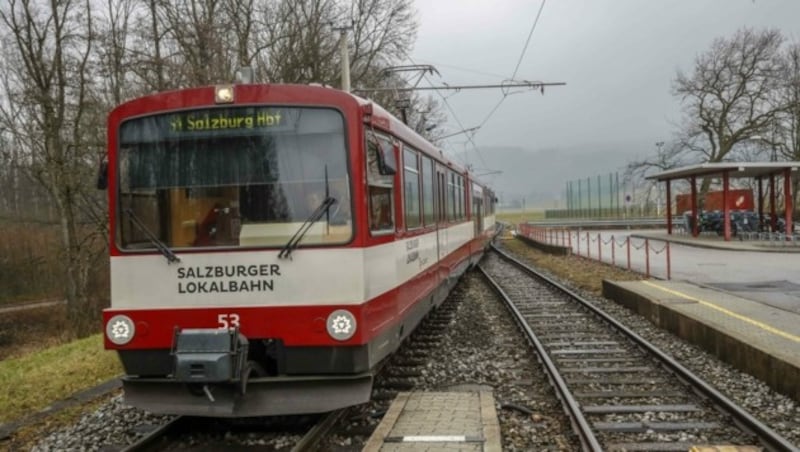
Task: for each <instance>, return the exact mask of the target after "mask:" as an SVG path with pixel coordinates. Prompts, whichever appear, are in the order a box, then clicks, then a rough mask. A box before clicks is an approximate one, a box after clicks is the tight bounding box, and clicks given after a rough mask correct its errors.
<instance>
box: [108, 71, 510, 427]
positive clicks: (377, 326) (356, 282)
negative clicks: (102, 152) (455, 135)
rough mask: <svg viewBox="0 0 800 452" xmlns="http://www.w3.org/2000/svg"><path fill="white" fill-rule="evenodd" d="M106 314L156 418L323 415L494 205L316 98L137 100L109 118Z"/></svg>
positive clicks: (405, 321) (365, 385)
mask: <svg viewBox="0 0 800 452" xmlns="http://www.w3.org/2000/svg"><path fill="white" fill-rule="evenodd" d="M105 174H106V176H105V177H104V179H105V181H106V184H107V188H108V191H109V211H110V215H111V217H110V227H111V237H112V240H111V244H110V249H111V307H110V308H109V309H106V310H105V311H104V312H103V322H104V326H105V346H106V348H107V349H113V350H116V351H117V352H118V353H119V356H120V359H121V361H122V363H123V365H124V368H125V376H124V377H123V386H124V391H125V398H126V401H127V402H128V403H130V404H132V405H134V406H138V407H141V408H144V409H147V410H149V411H152V412H157V413H172V414H189V415H196V416H217V417H239V416H263V415H281V414H296V413H314V412H325V411H330V410H334V409H337V408H341V407H345V406H349V405H355V404H359V403H363V402H366V401H368V400H369V398H370V391H371V387H372V379H373V373H372V372H373V371H374V369H375V367H376V365H377V364H378V363H379V362H381V360H383V359H385V358H386V357H387V356H389V355H391V354H392V353H393V352H394V351H395V350H396V349H397V347H398V346H399V345H400V343H401V342H402V341H403V339H404V338H406V337H407V336H408V335H409V334H411V332H412V331H413V330H414V328H415V327H416V326H417V324H418V323H419V322H420V320H421V319H422V318H423V317H424V316H425V315H426V314H427V313H428V312H429V311H430V310H431V309H432V308H434V307H435V306H437V305H438V304H439V303H441V302H442V301H443V300H444V298H445V297H446V295H447V294H448V292H449V291H450V289H451V288H452V287H453V286H454V285H455V283H456V280H457V278H458V277H459V276H460V275H461V274H463V273H464V271H465V270H466V269H467V268H468V267H469V266H470V265H472V264H474V263H476V262H477V261H478V259H480V257H481V255H482V253H483V251H484V248H485V246H486V245H487V243H488V241H489V240H490V239H491V238H492V235H493V234H494V230H495V217H494V203H495V197H494V194H493V193H492V192H491V191H490V190H489V189H487V187H485V186H483V185H481V184H479V183H478V182H477V181H476V180H474V179H473V178H472V176H471V175H470V174H469V173H468V172H467V171H465V170H464V169H463V168H459V167H458V166H457V165H454V164H453V163H451V162H449V161H448V160H447V159H445V158H444V157H443V155H442V154H441V152H440V151H439V150H437V149H436V148H434V147H433V146H432V145H431V144H430V143H428V142H427V141H426V140H424V139H423V138H422V137H420V136H419V135H417V134H416V133H414V132H413V131H412V130H411V129H409V128H408V127H407V126H406V125H404V124H403V123H402V122H400V121H398V120H397V119H396V118H394V117H393V116H391V115H390V114H389V113H387V112H386V111H385V110H384V109H382V108H381V107H379V106H377V105H375V104H374V103H372V102H370V101H368V100H365V99H362V98H359V97H357V96H355V95H352V94H349V93H346V92H342V91H339V90H334V89H330V88H324V87H318V86H300V85H272V84H236V85H222V86H210V87H203V88H193V89H184V90H178V91H172V92H166V93H161V94H155V95H151V96H146V97H142V98H139V99H136V100H133V101H130V102H127V103H125V104H123V105H120V106H119V107H118V108H116V109H115V110H114V111H113V112H111V114H110V115H109V121H108V167H107V169H106V173H105Z"/></svg>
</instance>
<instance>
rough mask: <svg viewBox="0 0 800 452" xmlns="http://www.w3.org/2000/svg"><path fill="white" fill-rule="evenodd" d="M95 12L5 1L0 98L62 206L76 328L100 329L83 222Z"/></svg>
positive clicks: (35, 172) (36, 170) (11, 126)
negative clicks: (90, 291)
mask: <svg viewBox="0 0 800 452" xmlns="http://www.w3.org/2000/svg"><path fill="white" fill-rule="evenodd" d="M92 14H93V9H92V2H91V1H89V0H86V1H85V2H81V1H78V0H74V1H71V0H63V1H59V2H37V1H36V0H8V1H7V3H6V4H5V5H4V6H2V7H0V24H2V26H3V28H2V30H1V31H2V33H3V39H4V44H5V50H6V52H5V57H6V58H5V59H4V61H3V62H2V63H3V67H2V69H3V72H4V77H5V78H4V80H5V81H6V82H7V83H6V86H5V89H6V94H7V95H8V99H7V101H6V102H5V103H3V104H2V105H0V123H2V126H3V128H4V129H5V130H6V131H7V133H8V134H10V135H11V136H12V137H13V142H14V144H15V146H19V149H20V151H21V152H23V153H25V154H26V155H27V157H28V159H29V162H30V165H29V167H28V168H29V171H30V175H31V176H32V177H33V178H35V179H36V180H37V181H39V182H40V183H41V184H42V186H43V187H45V188H46V189H47V191H48V193H49V194H50V197H51V199H52V201H53V203H54V204H55V206H56V208H57V211H58V214H59V220H60V229H61V244H62V250H63V262H64V268H65V273H66V281H67V284H66V288H65V291H66V298H67V301H68V321H69V325H71V326H72V327H73V328H74V331H75V332H76V333H77V334H85V333H88V332H90V331H94V329H95V328H94V327H95V325H94V323H95V319H96V310H95V309H92V308H91V307H90V306H91V305H90V304H89V300H88V296H87V287H88V282H89V265H88V262H89V258H88V256H90V255H91V254H92V252H93V250H92V245H91V244H90V243H87V241H86V240H87V235H86V233H85V231H83V229H82V228H81V226H80V221H81V220H82V215H81V212H82V211H81V206H82V200H83V194H84V193H85V190H86V189H87V187H88V186H89V185H90V184H89V183H88V182H89V181H90V180H91V177H90V176H89V175H90V174H91V172H92V171H91V167H92V166H93V165H92V164H93V161H94V158H93V157H92V156H91V155H87V153H86V150H87V149H88V146H87V143H86V142H85V136H86V134H85V131H86V130H87V128H90V127H96V124H94V123H93V121H89V120H87V115H86V113H87V110H86V108H85V106H86V105H87V103H90V99H89V98H90V93H91V90H90V89H89V88H90V78H89V75H88V66H89V63H90V55H91V52H92V45H93V36H92V33H93V30H94V27H93V16H92ZM93 314H94V315H95V316H94V317H93Z"/></svg>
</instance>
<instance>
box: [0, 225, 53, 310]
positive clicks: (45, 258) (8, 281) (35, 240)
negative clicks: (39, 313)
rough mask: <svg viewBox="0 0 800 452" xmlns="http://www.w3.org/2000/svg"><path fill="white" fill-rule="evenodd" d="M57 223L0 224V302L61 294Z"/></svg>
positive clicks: (37, 298) (13, 301)
mask: <svg viewBox="0 0 800 452" xmlns="http://www.w3.org/2000/svg"><path fill="white" fill-rule="evenodd" d="M58 233H59V229H58V226H55V225H42V224H26V223H0V236H2V237H7V238H10V240H2V241H0V305H2V304H7V303H16V302H19V301H25V300H43V299H55V298H58V297H60V296H61V289H60V287H63V278H62V276H61V275H62V274H63V270H62V269H61V268H60V267H59V262H58V261H59V251H58V250H59V249H60V243H59V241H58Z"/></svg>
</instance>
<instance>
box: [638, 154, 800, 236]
mask: <svg viewBox="0 0 800 452" xmlns="http://www.w3.org/2000/svg"><path fill="white" fill-rule="evenodd" d="M798 168H800V162H722V163H701V164H697V165H690V166H684V167H681V168H674V169H671V170H667V171H663V172H660V173H658V174H654V175H652V176H648V177H647V179H649V180H656V181H659V182H664V183H665V185H666V189H667V190H666V191H667V200H668V201H667V209H666V210H667V233H668V234H672V215H673V212H672V202H671V201H672V193H671V185H672V181H673V180H676V179H687V180H688V181H689V185H690V187H691V196H690V200H691V212H692V213H691V215H692V218H694V219H697V218H698V215H697V179H703V178H709V177H711V178H722V206H723V216H724V236H725V240H726V241H729V240H730V239H731V215H730V207H729V203H728V197H729V196H730V179H731V178H750V179H755V180H756V181H757V183H758V200H759V202H758V217H759V218H764V206H763V204H764V203H762V202H760V200H762V199H764V181H767V182H768V184H769V187H768V188H769V199H770V203H769V205H770V219H771V224H770V227H771V230H772V231H775V230H776V228H777V209H776V203H775V201H776V198H777V196H776V191H775V187H776V182H777V179H778V178H782V179H783V192H784V209H783V212H784V215H785V221H786V226H785V230H786V231H792V205H793V203H792V175H793V174H794V175H795V177H796V174H797V169H798ZM698 223H699V221H696V220H695V221H693V222H692V223H691V224H692V231H691V233H692V235H693V236H694V237H697V236H698V235H699V234H700V231H699V224H698Z"/></svg>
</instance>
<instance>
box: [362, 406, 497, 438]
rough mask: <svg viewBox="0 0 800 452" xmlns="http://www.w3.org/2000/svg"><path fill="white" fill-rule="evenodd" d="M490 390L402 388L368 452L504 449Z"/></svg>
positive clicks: (376, 431)
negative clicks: (418, 390)
mask: <svg viewBox="0 0 800 452" xmlns="http://www.w3.org/2000/svg"><path fill="white" fill-rule="evenodd" d="M501 448H502V445H501V441H500V424H499V422H498V420H497V411H496V410H495V401H494V396H493V395H492V393H491V392H490V391H463V392H460V391H451V392H402V393H400V394H398V395H397V397H396V398H395V400H394V402H392V405H391V407H389V411H387V412H386V415H385V416H384V417H383V420H382V421H381V423H380V425H378V428H377V429H375V431H374V432H373V433H372V436H371V437H370V438H369V440H368V441H367V444H366V445H365V446H364V448H363V449H362V451H364V452H378V451H381V452H390V451H391V452H400V451H444V450H460V451H487V452H488V451H491V452H500V450H501Z"/></svg>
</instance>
